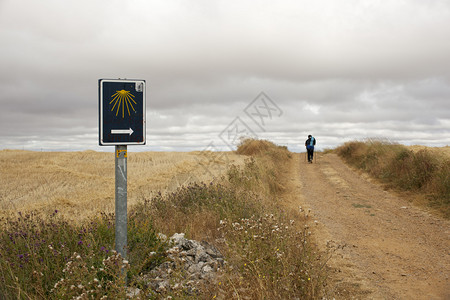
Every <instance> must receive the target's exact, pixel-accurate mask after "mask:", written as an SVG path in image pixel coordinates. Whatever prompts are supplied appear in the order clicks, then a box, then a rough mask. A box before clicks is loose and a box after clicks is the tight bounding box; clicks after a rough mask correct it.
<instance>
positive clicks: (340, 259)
mask: <svg viewBox="0 0 450 300" xmlns="http://www.w3.org/2000/svg"><path fill="white" fill-rule="evenodd" d="M303 156H304V154H297V155H295V157H294V161H293V165H292V168H291V173H290V174H289V175H290V179H291V181H290V183H291V184H290V188H291V189H292V193H291V194H293V195H295V196H293V197H292V198H291V199H290V201H289V203H290V204H291V205H293V206H296V207H297V206H302V207H303V209H306V211H308V210H309V209H311V213H310V219H311V221H312V224H316V223H315V222H314V221H317V224H318V225H316V226H314V225H313V226H312V227H314V228H315V236H316V239H317V243H318V245H319V247H321V248H322V249H326V247H331V248H333V249H335V251H334V255H333V257H332V259H331V260H330V262H329V266H330V267H331V269H332V273H331V279H332V285H333V292H334V293H335V295H336V297H337V299H450V284H449V278H448V277H449V275H450V239H449V233H450V222H448V221H445V220H442V219H439V218H437V217H434V216H431V215H430V214H429V213H427V212H425V211H424V210H423V209H419V208H416V207H412V206H411V204H410V203H409V202H408V201H407V200H406V199H402V198H399V197H397V196H395V195H394V194H392V193H390V192H386V191H384V190H383V188H382V187H381V186H380V185H379V184H376V183H373V182H371V181H370V180H369V179H368V178H367V177H365V176H362V175H360V174H358V173H357V172H355V171H353V170H352V169H350V168H349V167H347V166H346V165H345V164H344V163H343V162H342V161H341V160H340V158H339V157H338V156H336V155H335V154H327V155H320V156H319V157H318V158H317V161H316V163H314V164H307V163H306V162H305V161H304V157H303Z"/></svg>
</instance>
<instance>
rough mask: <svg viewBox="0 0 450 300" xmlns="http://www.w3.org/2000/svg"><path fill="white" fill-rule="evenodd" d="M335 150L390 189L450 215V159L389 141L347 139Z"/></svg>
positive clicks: (447, 215) (445, 214)
mask: <svg viewBox="0 0 450 300" xmlns="http://www.w3.org/2000/svg"><path fill="white" fill-rule="evenodd" d="M336 152H337V153H338V155H339V156H341V157H342V158H343V159H344V160H345V161H346V162H347V163H349V164H350V165H352V166H355V167H357V168H359V169H361V170H363V171H365V172H367V173H369V174H370V175H372V176H373V177H375V178H377V179H379V180H380V181H381V182H383V183H384V184H386V185H387V186H388V187H390V188H394V189H396V190H402V191H409V192H412V193H414V194H415V195H417V197H416V198H418V201H419V202H424V203H425V204H426V205H428V206H430V207H433V208H434V209H436V210H437V211H439V212H440V213H441V214H442V215H444V216H445V217H446V218H449V217H450V209H449V207H450V160H449V159H448V157H445V156H439V155H436V154H435V153H431V152H430V151H428V150H426V149H423V150H419V151H417V152H414V151H411V150H409V149H408V148H407V147H405V146H402V145H399V144H392V143H389V142H383V141H377V140H369V141H366V142H357V141H355V142H348V143H345V144H344V145H342V146H340V147H338V148H337V149H336Z"/></svg>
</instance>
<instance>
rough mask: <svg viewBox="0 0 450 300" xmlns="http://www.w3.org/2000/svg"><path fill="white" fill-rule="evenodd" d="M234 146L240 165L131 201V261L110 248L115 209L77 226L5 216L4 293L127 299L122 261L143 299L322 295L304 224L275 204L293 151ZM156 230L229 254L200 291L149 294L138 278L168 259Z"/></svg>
mask: <svg viewBox="0 0 450 300" xmlns="http://www.w3.org/2000/svg"><path fill="white" fill-rule="evenodd" d="M237 152H238V153H241V154H245V155H248V159H247V161H246V163H245V166H242V167H236V166H232V167H230V169H229V171H228V173H227V175H226V176H224V177H223V178H222V179H221V180H219V181H217V182H214V183H209V184H205V183H199V184H193V185H189V186H185V187H180V188H179V189H178V190H176V191H175V192H173V193H169V194H164V193H162V194H158V195H157V196H156V197H153V198H151V199H144V200H143V201H141V202H140V203H139V204H137V205H135V206H134V207H133V208H132V209H131V210H130V212H129V219H128V253H129V255H128V261H125V260H123V259H122V258H121V257H120V256H119V255H117V253H115V251H114V250H112V249H113V247H114V216H113V215H110V214H101V215H100V216H98V217H95V218H91V219H90V220H89V221H87V222H85V223H84V224H82V225H77V224H72V223H69V222H67V221H65V220H64V218H63V217H61V216H60V214H59V213H58V212H57V211H55V212H54V213H53V214H52V215H50V216H42V215H39V214H38V213H29V214H26V215H20V214H19V215H17V216H11V217H8V218H4V219H2V226H1V231H0V268H1V270H0V272H1V273H0V298H2V299H17V298H19V299H30V298H31V299H36V298H38V299H71V298H77V297H78V299H116V298H125V297H126V292H127V289H126V285H125V279H124V277H122V276H120V274H121V273H120V269H121V268H123V269H125V270H126V273H127V277H128V278H127V285H128V286H134V287H138V288H140V289H141V291H142V293H144V294H145V296H146V297H147V298H160V297H166V296H172V297H173V298H175V299H188V298H192V299H194V298H199V297H200V298H204V299H212V298H221V299H232V298H235V299H236V298H238V299H239V298H240V299H243V298H248V297H250V298H252V299H289V298H300V299H314V298H318V297H320V295H323V293H324V286H325V274H324V273H323V272H324V268H323V265H324V263H323V260H322V259H321V258H320V257H319V255H317V254H316V253H315V252H314V248H313V247H312V246H311V243H310V241H309V234H310V233H309V231H308V226H307V225H305V223H304V222H303V219H302V216H301V215H299V214H298V213H297V212H289V211H284V210H282V209H281V206H280V205H279V203H278V199H279V195H280V193H283V190H284V187H283V181H282V180H281V181H280V178H283V176H281V175H282V173H283V170H284V169H285V168H286V167H287V164H288V163H289V159H290V154H289V152H288V151H287V150H286V149H285V148H283V147H278V146H276V145H274V144H272V143H270V142H267V141H253V140H247V141H244V142H243V143H242V144H241V145H240V146H239V148H238V150H237ZM159 232H161V233H164V234H165V235H172V234H174V233H177V232H184V233H186V235H187V237H189V238H191V239H197V240H206V241H209V242H210V243H212V244H214V245H215V246H216V247H217V248H219V249H220V250H221V252H222V253H223V254H224V255H225V260H226V261H227V264H226V265H225V267H224V268H223V272H222V273H221V274H222V275H220V278H218V280H217V281H216V282H215V283H214V284H212V285H209V286H204V287H203V288H202V290H201V293H200V294H196V295H192V294H190V293H189V292H188V291H184V290H183V289H181V290H177V291H174V290H171V289H168V290H167V292H166V293H164V294H155V293H154V292H152V291H151V290H150V289H149V288H148V287H147V286H146V285H145V283H143V282H142V281H141V278H142V274H149V272H150V271H151V270H152V269H153V268H155V266H157V265H158V264H160V263H161V262H163V261H164V260H165V259H166V257H167V254H166V250H167V248H168V245H167V244H166V243H165V242H163V241H161V240H160V238H159V235H158V233H159ZM178 276H180V275H178Z"/></svg>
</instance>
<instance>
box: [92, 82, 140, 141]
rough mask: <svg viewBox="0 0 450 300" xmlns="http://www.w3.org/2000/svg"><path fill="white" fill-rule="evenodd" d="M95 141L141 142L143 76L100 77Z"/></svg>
mask: <svg viewBox="0 0 450 300" xmlns="http://www.w3.org/2000/svg"><path fill="white" fill-rule="evenodd" d="M98 88H99V144H100V145H101V146H108V145H145V122H146V121H145V80H134V79H100V80H99V81H98Z"/></svg>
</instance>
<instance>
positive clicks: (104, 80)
mask: <svg viewBox="0 0 450 300" xmlns="http://www.w3.org/2000/svg"><path fill="white" fill-rule="evenodd" d="M103 82H130V83H131V82H133V83H137V82H143V83H144V89H143V91H142V93H143V95H142V106H143V108H142V109H143V111H142V113H143V120H142V126H143V127H144V128H143V140H142V142H111V143H108V142H103ZM99 85H100V87H99V88H100V95H99V97H100V99H99V102H100V108H99V109H100V141H99V144H100V146H114V145H145V141H146V134H147V133H146V128H147V121H146V119H147V117H146V103H145V102H146V96H147V95H146V89H147V84H146V82H145V80H143V79H100V80H99Z"/></svg>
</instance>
